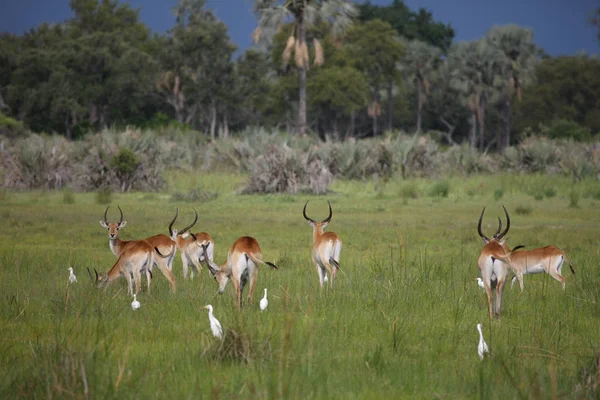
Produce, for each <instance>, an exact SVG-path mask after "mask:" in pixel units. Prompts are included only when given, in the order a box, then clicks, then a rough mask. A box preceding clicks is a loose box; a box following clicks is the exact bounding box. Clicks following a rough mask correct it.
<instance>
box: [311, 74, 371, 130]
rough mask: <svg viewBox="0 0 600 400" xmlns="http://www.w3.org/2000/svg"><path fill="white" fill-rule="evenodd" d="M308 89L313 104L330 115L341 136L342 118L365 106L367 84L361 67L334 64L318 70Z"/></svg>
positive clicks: (332, 126) (335, 128)
mask: <svg viewBox="0 0 600 400" xmlns="http://www.w3.org/2000/svg"><path fill="white" fill-rule="evenodd" d="M308 92H309V93H310V95H311V105H313V106H315V107H316V108H318V109H319V110H320V111H321V112H322V113H323V114H325V115H327V116H328V118H327V120H328V121H329V122H331V129H332V130H333V133H334V135H335V136H336V137H338V138H339V136H340V135H339V129H338V121H339V118H340V117H341V116H349V115H351V114H352V113H353V112H354V111H356V110H358V109H360V108H363V107H364V106H365V104H366V101H367V93H368V86H367V82H366V81H365V78H364V77H363V76H362V74H361V73H360V72H359V71H358V70H356V69H354V68H352V67H335V66H334V67H330V68H323V69H321V70H319V71H318V72H316V73H315V74H314V75H313V76H312V79H311V80H310V81H309V83H308ZM350 130H352V128H350ZM351 133H352V132H351Z"/></svg>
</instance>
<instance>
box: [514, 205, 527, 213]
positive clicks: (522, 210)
mask: <svg viewBox="0 0 600 400" xmlns="http://www.w3.org/2000/svg"><path fill="white" fill-rule="evenodd" d="M515 212H516V213H517V215H529V214H531V207H529V206H517V207H516V208H515Z"/></svg>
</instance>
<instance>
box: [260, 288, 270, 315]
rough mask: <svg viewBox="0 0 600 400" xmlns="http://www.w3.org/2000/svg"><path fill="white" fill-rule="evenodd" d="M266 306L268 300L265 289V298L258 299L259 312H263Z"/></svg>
mask: <svg viewBox="0 0 600 400" xmlns="http://www.w3.org/2000/svg"><path fill="white" fill-rule="evenodd" d="M268 305H269V300H267V288H265V297H263V298H262V299H260V309H261V311H264V310H265V308H267V306H268Z"/></svg>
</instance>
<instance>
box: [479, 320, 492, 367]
mask: <svg viewBox="0 0 600 400" xmlns="http://www.w3.org/2000/svg"><path fill="white" fill-rule="evenodd" d="M477 330H478V331H479V346H477V354H479V359H480V360H482V361H483V355H484V353H489V350H488V345H487V343H486V342H485V340H483V332H482V331H481V324H477Z"/></svg>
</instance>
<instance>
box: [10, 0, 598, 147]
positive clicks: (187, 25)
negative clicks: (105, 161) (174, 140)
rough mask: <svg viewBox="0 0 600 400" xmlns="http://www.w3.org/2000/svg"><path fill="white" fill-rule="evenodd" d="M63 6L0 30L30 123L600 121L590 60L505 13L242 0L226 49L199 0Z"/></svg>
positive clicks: (497, 130) (483, 138) (336, 0)
mask: <svg viewBox="0 0 600 400" xmlns="http://www.w3.org/2000/svg"><path fill="white" fill-rule="evenodd" d="M70 7H71V9H72V11H73V14H74V16H73V18H71V19H70V20H68V21H65V22H64V23H60V24H41V25H39V26H37V27H35V28H33V29H31V30H29V31H28V32H26V33H24V34H23V35H14V34H6V33H5V34H2V35H0V112H1V113H2V114H4V115H5V116H8V117H11V118H13V119H16V120H19V121H22V122H23V123H24V124H25V125H26V126H27V127H28V128H29V129H31V130H33V131H36V132H48V133H51V132H52V133H54V132H56V133H59V134H62V135H65V136H66V137H67V138H69V139H76V138H79V137H81V136H83V135H85V134H86V133H87V132H89V131H97V130H99V129H102V128H103V127H106V126H113V127H124V126H127V125H134V126H138V127H142V128H159V127H163V126H175V127H180V128H182V129H194V130H197V131H200V132H205V133H206V134H207V135H209V136H210V137H212V138H215V137H217V136H220V137H227V136H229V135H230V132H240V131H243V130H244V129H246V128H248V127H253V126H261V127H265V128H271V129H286V130H288V131H293V132H298V133H299V134H304V133H306V132H308V131H310V132H314V133H316V134H317V135H319V136H322V137H324V136H325V135H331V136H333V137H334V138H339V139H343V138H348V137H355V138H360V137H368V136H377V135H380V134H382V132H384V131H386V130H387V131H389V130H405V131H411V132H412V131H416V132H421V131H425V130H426V131H437V132H439V136H440V138H441V139H442V140H444V141H445V142H446V143H448V144H451V145H452V144H456V143H460V142H467V143H469V144H470V146H472V147H474V148H479V149H489V148H494V149H498V150H502V149H504V148H506V147H507V146H509V145H510V144H511V143H514V142H516V141H517V140H519V138H520V137H521V136H529V135H537V134H542V135H546V136H554V137H564V136H568V137H574V138H576V139H580V140H586V139H589V138H591V137H592V136H594V135H596V134H597V133H598V132H600V60H598V59H596V58H593V57H589V56H586V55H573V56H563V57H550V56H548V55H547V54H546V53H545V52H544V50H543V49H541V48H540V47H539V46H538V45H536V43H535V40H534V35H533V32H532V31H531V30H529V29H527V28H524V27H520V26H517V25H505V26H494V27H491V28H490V30H489V31H488V32H487V34H486V35H485V36H484V37H483V38H481V39H479V40H475V41H470V42H456V41H455V40H454V35H455V32H454V30H453V28H452V26H451V25H450V24H445V23H443V22H440V21H437V20H435V19H434V17H433V15H432V14H431V12H429V11H427V10H425V9H422V8H421V9H419V10H416V11H414V10H411V9H410V8H408V7H407V6H406V5H405V4H404V2H403V1H401V0H393V1H392V2H391V4H389V5H387V6H380V5H374V4H372V3H370V2H368V1H367V2H363V3H360V4H355V3H352V2H350V1H347V0H320V1H316V0H286V1H281V0H255V1H254V10H255V12H256V16H257V21H258V23H257V28H256V30H255V31H254V33H253V34H252V38H253V40H254V43H255V44H254V45H253V46H252V47H251V48H249V49H247V50H245V51H244V52H243V53H241V55H240V56H239V57H237V58H235V57H234V54H235V52H236V51H237V47H236V46H235V45H234V44H233V43H232V42H231V39H230V37H229V35H228V30H227V26H226V25H225V24H224V23H223V22H222V21H220V20H219V19H218V18H217V17H216V16H215V13H214V12H213V11H212V10H211V9H210V8H208V7H207V5H206V3H205V0H179V2H178V4H177V5H176V7H175V8H174V10H173V11H174V14H175V23H174V25H173V26H172V27H171V28H170V29H169V30H168V31H167V32H166V33H164V34H157V33H153V32H152V31H151V30H150V28H149V27H148V26H146V25H145V24H144V23H143V22H141V21H140V19H139V10H134V9H132V8H131V7H130V6H129V5H128V4H126V3H123V4H121V3H118V1H116V0H102V1H98V0H70ZM597 15H600V13H598V12H597V13H596V14H595V16H594V17H592V19H591V23H595V24H598V17H597ZM582 23H586V21H582ZM599 39H600V38H599ZM3 119H6V118H0V123H2V120H3Z"/></svg>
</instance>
